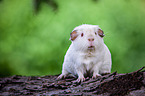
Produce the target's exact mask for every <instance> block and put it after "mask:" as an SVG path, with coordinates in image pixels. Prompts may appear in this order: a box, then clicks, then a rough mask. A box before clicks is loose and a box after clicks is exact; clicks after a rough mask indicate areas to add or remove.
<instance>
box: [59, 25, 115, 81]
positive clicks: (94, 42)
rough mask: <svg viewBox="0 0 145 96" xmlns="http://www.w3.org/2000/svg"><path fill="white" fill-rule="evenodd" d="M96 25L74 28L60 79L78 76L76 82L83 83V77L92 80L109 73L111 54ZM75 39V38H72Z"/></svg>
mask: <svg viewBox="0 0 145 96" xmlns="http://www.w3.org/2000/svg"><path fill="white" fill-rule="evenodd" d="M100 30H101V29H100V28H99V26H97V25H88V24H83V25H80V26H78V27H76V28H74V30H73V32H75V33H74V35H73V34H71V38H70V39H71V41H72V44H71V45H70V47H69V49H68V51H67V53H66V55H65V58H64V62H63V69H62V74H61V75H60V76H59V77H58V79H62V78H63V77H66V76H67V75H69V74H73V75H75V76H78V79H77V81H78V82H80V81H84V80H85V75H86V74H89V76H92V78H96V77H97V76H101V74H105V73H110V72H111V65H112V61H111V54H110V51H109V49H108V48H107V46H106V45H105V44H104V41H103V36H104V34H103V31H102V30H101V32H102V33H101V35H100V33H99V32H100ZM73 37H75V38H73Z"/></svg>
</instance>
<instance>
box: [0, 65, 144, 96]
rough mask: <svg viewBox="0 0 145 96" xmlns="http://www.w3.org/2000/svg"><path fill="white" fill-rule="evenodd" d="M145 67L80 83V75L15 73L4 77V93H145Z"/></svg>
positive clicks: (133, 95) (1, 81) (126, 95)
mask: <svg viewBox="0 0 145 96" xmlns="http://www.w3.org/2000/svg"><path fill="white" fill-rule="evenodd" d="M144 69H145V67H143V68H141V69H139V70H137V71H135V72H132V73H126V74H118V73H117V72H113V73H111V74H107V75H104V76H102V77H98V78H96V79H92V78H89V77H87V78H86V80H85V81H84V82H81V83H77V82H75V80H76V79H77V78H74V77H70V76H69V77H67V78H65V79H63V80H56V78H57V76H58V75H55V76H43V77H37V76H11V77H5V78H0V95H97V96H145V70H144Z"/></svg>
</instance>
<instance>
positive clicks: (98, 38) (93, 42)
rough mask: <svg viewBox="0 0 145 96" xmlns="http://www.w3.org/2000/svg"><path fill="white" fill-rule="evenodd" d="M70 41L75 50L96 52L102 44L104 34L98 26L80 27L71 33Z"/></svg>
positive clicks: (86, 25) (84, 25)
mask: <svg viewBox="0 0 145 96" xmlns="http://www.w3.org/2000/svg"><path fill="white" fill-rule="evenodd" d="M70 35H71V37H70V40H71V41H72V44H73V46H74V48H75V49H76V50H82V51H87V50H90V51H91V50H97V49H98V48H100V47H101V45H103V44H104V41H103V37H104V33H103V31H102V30H101V29H100V28H99V26H98V25H88V24H83V25H80V26H78V27H76V28H74V30H73V31H72V32H71V34H70Z"/></svg>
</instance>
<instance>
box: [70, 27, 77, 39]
mask: <svg viewBox="0 0 145 96" xmlns="http://www.w3.org/2000/svg"><path fill="white" fill-rule="evenodd" d="M77 37H78V34H77V32H76V30H74V31H73V32H71V33H70V40H72V41H73V40H75V39H76V38H77Z"/></svg>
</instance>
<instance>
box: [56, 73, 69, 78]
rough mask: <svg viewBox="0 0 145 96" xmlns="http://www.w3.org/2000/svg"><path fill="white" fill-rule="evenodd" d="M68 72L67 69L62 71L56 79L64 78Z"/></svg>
mask: <svg viewBox="0 0 145 96" xmlns="http://www.w3.org/2000/svg"><path fill="white" fill-rule="evenodd" d="M68 74H69V73H68V72H67V71H63V72H62V74H60V75H59V76H58V77H57V80H60V79H63V78H66V76H68Z"/></svg>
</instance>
